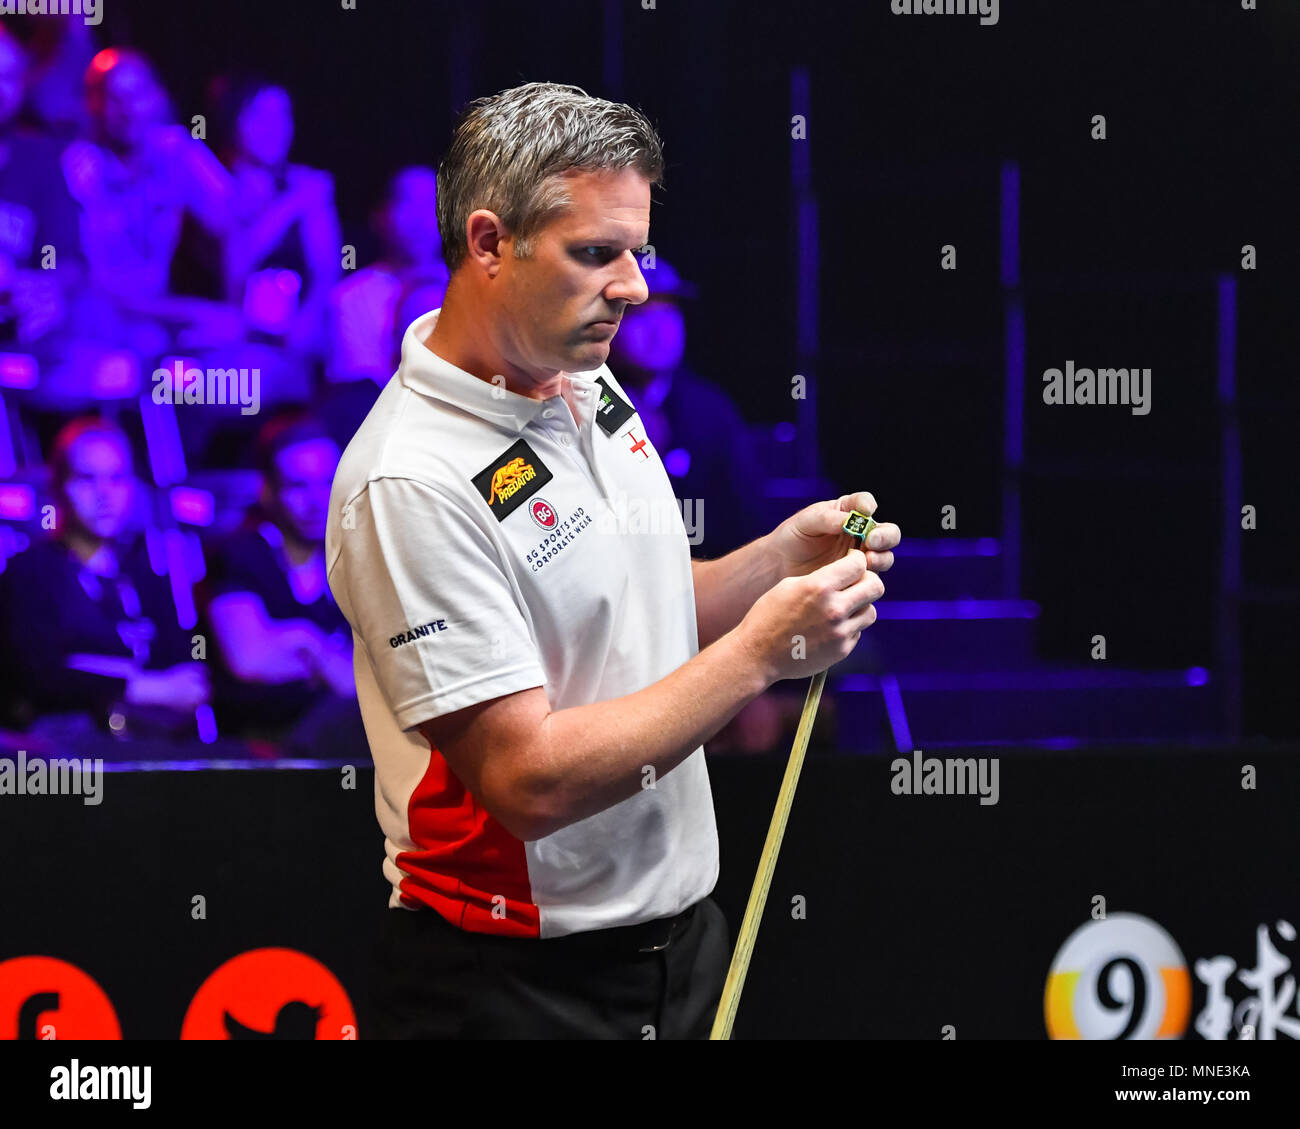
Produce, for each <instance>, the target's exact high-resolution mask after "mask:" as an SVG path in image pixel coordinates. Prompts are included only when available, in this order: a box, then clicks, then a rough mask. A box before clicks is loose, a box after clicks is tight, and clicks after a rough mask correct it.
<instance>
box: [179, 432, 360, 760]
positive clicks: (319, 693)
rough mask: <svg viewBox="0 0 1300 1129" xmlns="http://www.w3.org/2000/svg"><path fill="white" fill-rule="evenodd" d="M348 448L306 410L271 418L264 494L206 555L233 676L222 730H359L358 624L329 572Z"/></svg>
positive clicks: (263, 452)
mask: <svg viewBox="0 0 1300 1129" xmlns="http://www.w3.org/2000/svg"><path fill="white" fill-rule="evenodd" d="M339 454H340V451H339V448H338V445H337V444H335V443H334V441H333V440H332V439H330V437H329V435H328V434H327V433H326V431H325V430H324V428H322V427H321V425H320V424H319V423H318V422H317V421H316V420H314V419H313V418H311V417H310V416H308V415H306V414H305V413H297V414H286V415H283V416H280V417H277V418H275V419H272V420H270V421H269V422H268V423H267V424H265V425H264V426H263V428H262V431H261V433H260V435H259V437H258V463H259V467H260V469H261V471H262V476H263V493H262V497H261V498H260V500H259V501H258V503H257V504H256V505H255V506H254V507H253V508H252V510H251V511H250V512H249V514H248V516H247V519H246V521H245V523H244V525H243V527H242V528H241V529H239V530H238V531H236V532H235V533H234V534H232V535H231V536H230V537H229V538H227V540H226V541H225V542H224V543H223V544H221V545H219V546H217V547H216V548H215V549H214V551H213V552H211V553H210V554H209V560H208V576H207V580H206V581H205V583H204V585H203V588H204V592H203V596H202V599H203V601H204V603H205V604H206V614H207V619H208V622H209V623H210V624H211V628H212V634H213V638H214V639H215V641H216V644H217V650H218V653H219V656H220V658H221V661H222V664H223V666H224V668H225V671H226V673H227V675H228V677H227V678H225V679H223V680H221V681H220V682H219V683H218V691H217V697H218V713H217V717H218V721H219V723H220V725H221V728H222V732H223V733H232V732H239V733H243V734H244V735H246V736H259V737H266V738H270V739H277V740H278V739H283V740H285V741H286V743H287V744H288V745H289V746H290V747H291V748H294V749H296V750H300V751H307V750H317V751H318V750H320V749H322V748H323V747H325V746H327V745H328V744H330V743H331V742H334V743H335V744H336V745H337V743H338V742H339V741H342V740H344V739H346V740H348V741H355V740H358V739H362V738H361V736H360V735H361V730H360V724H361V721H360V713H359V710H358V707H357V703H356V687H355V683H354V682H353V675H352V634H351V631H350V630H349V628H348V625H347V622H346V620H345V619H344V617H343V615H342V613H341V612H340V611H339V609H338V606H337V605H336V604H335V603H334V598H333V595H332V594H331V593H330V590H329V584H328V583H327V579H326V572H325V519H326V516H327V514H328V512H329V494H330V486H331V484H332V483H333V481H334V471H335V468H336V467H337V466H338V460H339ZM362 741H363V739H362ZM359 747H360V748H362V749H364V748H365V747H366V746H365V745H364V741H363V743H362V744H361V745H360V746H359Z"/></svg>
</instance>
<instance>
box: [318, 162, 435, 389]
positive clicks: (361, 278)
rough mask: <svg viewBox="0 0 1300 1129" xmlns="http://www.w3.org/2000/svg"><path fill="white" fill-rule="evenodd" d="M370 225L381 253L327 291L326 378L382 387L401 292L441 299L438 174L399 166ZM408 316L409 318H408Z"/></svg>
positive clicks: (397, 328)
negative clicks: (378, 256) (415, 292)
mask: <svg viewBox="0 0 1300 1129" xmlns="http://www.w3.org/2000/svg"><path fill="white" fill-rule="evenodd" d="M371 224H372V226H373V227H374V229H375V232H376V234H377V235H378V236H379V239H380V242H381V244H382V247H383V257H382V258H381V259H380V260H379V261H378V262H375V263H371V264H370V266H368V267H363V268H362V269H361V270H359V271H356V272H354V273H353V274H351V275H349V276H348V277H347V278H345V279H344V280H343V281H342V282H340V283H339V284H338V285H337V286H335V287H334V290H333V292H332V293H331V294H330V302H329V307H330V310H329V312H330V335H329V342H330V353H329V363H328V366H327V373H328V375H329V378H330V379H331V380H337V381H347V380H358V379H362V378H369V379H370V380H373V381H374V382H375V384H377V385H379V386H380V387H382V386H383V385H385V384H387V383H388V378H389V377H390V376H392V375H393V372H394V371H395V370H396V368H397V362H398V360H399V359H400V353H401V341H402V334H403V333H404V332H405V331H406V324H405V323H402V321H401V317H400V316H399V307H400V305H401V303H402V299H403V297H404V296H405V295H408V294H410V293H411V292H413V291H415V290H419V291H420V292H421V293H422V294H423V295H424V299H425V300H430V299H431V300H432V305H428V306H425V307H424V308H423V309H421V310H419V311H418V312H417V314H416V316H419V314H423V313H427V312H428V311H429V310H436V309H437V308H438V307H439V306H441V305H442V294H443V293H444V292H445V291H446V289H447V267H446V265H445V264H444V263H443V261H442V242H441V240H440V239H439V238H438V176H437V173H435V172H434V171H433V169H430V168H423V167H421V166H414V167H411V168H406V169H402V170H401V171H400V172H399V173H397V175H396V176H394V177H393V179H392V180H391V181H390V182H389V184H388V191H387V194H386V196H385V198H384V201H383V203H382V204H381V205H380V207H379V208H378V210H377V211H376V212H375V213H374V216H373V217H372V219H371ZM412 320H414V319H412Z"/></svg>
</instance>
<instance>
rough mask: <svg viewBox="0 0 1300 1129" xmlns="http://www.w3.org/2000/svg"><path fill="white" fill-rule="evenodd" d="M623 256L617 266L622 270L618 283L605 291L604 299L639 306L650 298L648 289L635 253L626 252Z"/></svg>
mask: <svg viewBox="0 0 1300 1129" xmlns="http://www.w3.org/2000/svg"><path fill="white" fill-rule="evenodd" d="M624 255H625V258H624V259H623V261H622V262H621V263H620V264H619V265H620V266H621V267H622V268H623V269H622V271H621V272H620V274H619V277H618V281H617V282H615V283H613V284H611V285H610V286H609V287H608V288H607V289H606V290H605V297H606V298H609V299H610V300H613V299H615V298H619V299H622V300H623V301H624V302H627V303H628V304H629V305H631V306H639V305H640V304H641V303H642V302H644V301H645V300H646V299H647V298H649V297H650V287H648V286H647V285H646V282H645V278H644V277H643V276H642V274H641V268H640V266H639V265H638V264H637V261H636V254H635V252H633V251H627V252H625V253H624Z"/></svg>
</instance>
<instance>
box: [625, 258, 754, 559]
mask: <svg viewBox="0 0 1300 1129" xmlns="http://www.w3.org/2000/svg"><path fill="white" fill-rule="evenodd" d="M641 273H642V275H643V276H644V277H645V280H646V285H647V287H649V290H650V297H649V298H648V299H647V300H646V301H645V302H643V303H642V304H641V305H639V306H628V307H627V308H626V309H625V310H624V311H623V319H622V322H621V324H620V325H619V329H618V333H616V334H615V335H614V340H613V342H612V343H611V345H610V355H609V367H610V369H611V370H612V371H613V373H614V375H615V376H616V377H617V378H618V380H619V383H620V384H622V385H624V386H625V387H626V388H627V390H628V393H629V395H630V396H631V397H632V402H633V404H634V405H635V406H636V409H637V412H638V414H639V415H640V416H641V420H642V422H643V423H644V424H645V427H646V432H647V434H648V435H649V438H650V442H651V443H653V444H654V446H655V450H657V451H658V452H659V457H660V458H661V459H662V460H663V463H664V468H665V469H666V470H667V471H668V475H669V478H670V479H671V480H672V483H673V493H674V494H676V495H677V497H678V498H680V499H684V500H687V501H689V502H690V503H691V506H690V508H689V509H686V516H687V517H688V518H689V517H695V518H700V517H702V519H703V520H701V521H699V522H698V525H699V528H698V529H697V530H696V534H697V536H699V537H700V538H701V539H700V540H699V541H698V543H697V544H694V545H692V552H693V553H694V554H695V555H697V556H701V557H705V558H712V557H721V556H724V555H726V554H727V553H729V552H731V550H732V549H737V548H739V547H740V546H741V545H744V544H746V543H747V542H749V541H752V540H753V539H754V538H756V537H761V536H762V535H763V534H764V533H766V532H767V530H766V529H765V528H763V527H762V525H761V523H760V521H759V520H758V517H757V511H758V507H756V506H755V505H754V504H753V497H754V493H755V492H756V491H758V490H761V489H762V483H763V468H762V467H761V466H760V465H759V460H758V456H757V455H756V454H755V451H754V446H753V444H752V443H751V442H750V437H749V427H748V425H747V424H746V422H745V420H744V418H743V417H742V416H741V414H740V411H739V410H738V409H737V408H736V406H735V404H734V403H733V402H732V400H731V397H730V396H728V395H727V393H726V392H724V391H723V390H722V389H721V388H719V387H718V386H717V385H716V384H713V383H712V382H710V381H707V380H704V379H703V378H702V377H700V376H698V375H696V374H695V373H694V372H692V371H691V370H690V369H689V368H687V367H686V365H685V363H684V361H683V358H684V357H685V354H686V319H685V316H684V314H683V312H682V306H681V303H682V301H683V299H689V298H691V297H693V296H694V287H693V286H692V284H691V283H688V282H686V281H684V280H683V279H682V278H681V277H680V276H679V275H678V274H677V272H676V270H674V269H673V268H672V267H671V266H670V265H669V264H668V263H667V262H666V261H665V260H664V259H663V258H662V257H659V258H658V260H657V263H656V265H655V266H654V267H653V268H651V267H649V266H646V267H644V268H643V269H642V272H641ZM701 503H703V509H702V510H700V508H699V507H700V504H701ZM692 511H694V512H692ZM688 524H689V522H688Z"/></svg>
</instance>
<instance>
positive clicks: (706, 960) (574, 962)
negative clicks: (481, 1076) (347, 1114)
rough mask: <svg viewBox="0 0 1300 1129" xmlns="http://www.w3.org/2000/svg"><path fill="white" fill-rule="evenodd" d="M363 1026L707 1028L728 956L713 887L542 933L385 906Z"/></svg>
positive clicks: (422, 1030)
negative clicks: (503, 933) (470, 926)
mask: <svg viewBox="0 0 1300 1129" xmlns="http://www.w3.org/2000/svg"><path fill="white" fill-rule="evenodd" d="M384 917H385V920H384V922H383V925H382V928H381V931H380V934H379V937H378V940H377V944H376V947H375V959H374V962H373V974H372V979H371V1009H370V1010H371V1017H370V1025H369V1029H368V1030H364V1029H363V1031H362V1032H361V1034H362V1036H363V1037H364V1038H380V1039H707V1038H708V1037H709V1032H710V1030H711V1029H712V1027H713V1019H714V1015H715V1014H716V1012H717V1008H718V999H719V997H720V996H721V994H722V985H723V983H724V981H725V980H726V978H727V968H728V966H729V964H730V962H731V941H730V936H729V933H728V929H727V922H726V919H725V918H724V917H723V915H722V910H721V909H719V908H718V905H717V903H716V902H714V901H713V899H712V898H704V899H702V900H701V901H699V902H696V903H695V905H693V906H691V907H689V908H688V909H687V910H686V911H685V912H684V913H682V914H680V915H679V916H678V917H676V918H665V919H663V920H662V921H658V922H650V923H647V924H646V925H642V926H632V927H629V928H626V929H602V930H595V931H592V932H587V933H576V934H572V935H570V936H568V937H555V938H551V939H547V940H539V939H537V938H529V937H497V936H490V935H487V934H482V933H469V932H466V931H465V930H462V929H459V928H457V927H456V926H454V925H452V924H451V923H450V922H448V921H446V920H445V919H444V918H443V917H442V916H441V915H440V914H437V913H435V912H434V911H432V910H421V911H418V912H414V913H413V912H411V911H409V910H400V909H390V910H386V911H385V914H384Z"/></svg>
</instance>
